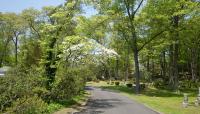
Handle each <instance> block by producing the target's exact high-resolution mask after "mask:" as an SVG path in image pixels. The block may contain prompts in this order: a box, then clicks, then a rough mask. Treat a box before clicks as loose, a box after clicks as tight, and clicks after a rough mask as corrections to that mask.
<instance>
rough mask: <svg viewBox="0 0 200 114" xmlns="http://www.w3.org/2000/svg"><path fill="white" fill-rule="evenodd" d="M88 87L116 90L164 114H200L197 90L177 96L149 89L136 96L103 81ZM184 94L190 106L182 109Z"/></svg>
mask: <svg viewBox="0 0 200 114" xmlns="http://www.w3.org/2000/svg"><path fill="white" fill-rule="evenodd" d="M87 85H88V86H97V87H101V88H104V89H112V90H116V91H118V92H120V93H121V94H123V95H125V96H127V97H129V98H131V99H134V100H136V101H138V102H140V103H142V104H144V105H146V106H147V107H150V108H152V109H154V110H156V111H158V112H161V113H163V114H200V106H199V107H196V106H195V105H194V101H195V99H196V96H197V93H198V91H197V90H184V91H181V92H180V93H179V94H177V93H175V92H172V91H169V90H159V89H156V88H148V89H146V90H144V91H143V92H141V94H139V95H136V94H134V90H133V88H128V87H126V86H124V85H120V86H114V85H109V84H107V83H106V82H103V81H101V82H99V83H95V82H88V83H87ZM183 93H187V94H188V96H189V106H188V107H187V108H183V107H182V101H183Z"/></svg>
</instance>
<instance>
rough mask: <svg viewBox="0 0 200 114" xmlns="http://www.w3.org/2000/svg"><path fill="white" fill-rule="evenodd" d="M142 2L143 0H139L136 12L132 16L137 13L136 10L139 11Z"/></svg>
mask: <svg viewBox="0 0 200 114" xmlns="http://www.w3.org/2000/svg"><path fill="white" fill-rule="evenodd" d="M143 2H144V0H141V1H140V3H139V5H138V7H137V8H136V10H135V11H134V13H133V15H134V16H135V14H136V13H137V12H138V10H139V9H140V7H141V5H142V3H143Z"/></svg>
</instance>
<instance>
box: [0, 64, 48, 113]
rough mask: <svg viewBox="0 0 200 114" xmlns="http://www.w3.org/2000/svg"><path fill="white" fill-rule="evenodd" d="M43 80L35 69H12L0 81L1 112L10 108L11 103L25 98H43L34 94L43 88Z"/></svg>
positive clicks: (40, 94)
mask: <svg viewBox="0 0 200 114" xmlns="http://www.w3.org/2000/svg"><path fill="white" fill-rule="evenodd" d="M44 84H45V79H44V78H43V77H42V76H41V75H40V72H38V71H37V70H36V69H34V68H32V69H25V68H22V67H20V68H19V67H18V68H13V69H12V70H11V71H10V72H8V74H7V75H6V76H5V77H4V78H1V79H0V107H1V110H0V111H1V112H3V111H5V109H6V108H8V107H10V106H11V104H12V102H15V101H16V100H17V99H21V98H24V97H25V96H34V95H38V96H43V95H42V94H43V93H41V92H40V93H39V92H38V91H37V92H36V91H35V89H36V88H44Z"/></svg>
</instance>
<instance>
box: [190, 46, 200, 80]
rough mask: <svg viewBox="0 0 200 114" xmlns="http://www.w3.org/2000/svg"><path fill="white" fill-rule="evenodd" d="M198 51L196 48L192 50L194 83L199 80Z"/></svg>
mask: <svg viewBox="0 0 200 114" xmlns="http://www.w3.org/2000/svg"><path fill="white" fill-rule="evenodd" d="M196 53H197V51H196V49H195V48H192V49H191V62H190V64H191V73H192V81H196V78H197V59H198V58H197V55H196Z"/></svg>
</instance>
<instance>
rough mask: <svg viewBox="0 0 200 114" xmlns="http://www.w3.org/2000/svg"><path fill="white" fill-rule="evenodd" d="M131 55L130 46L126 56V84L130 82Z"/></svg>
mask: <svg viewBox="0 0 200 114" xmlns="http://www.w3.org/2000/svg"><path fill="white" fill-rule="evenodd" d="M129 55H130V48H129V45H128V46H127V55H126V65H125V67H126V72H125V82H126V81H127V80H128V77H129Z"/></svg>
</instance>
